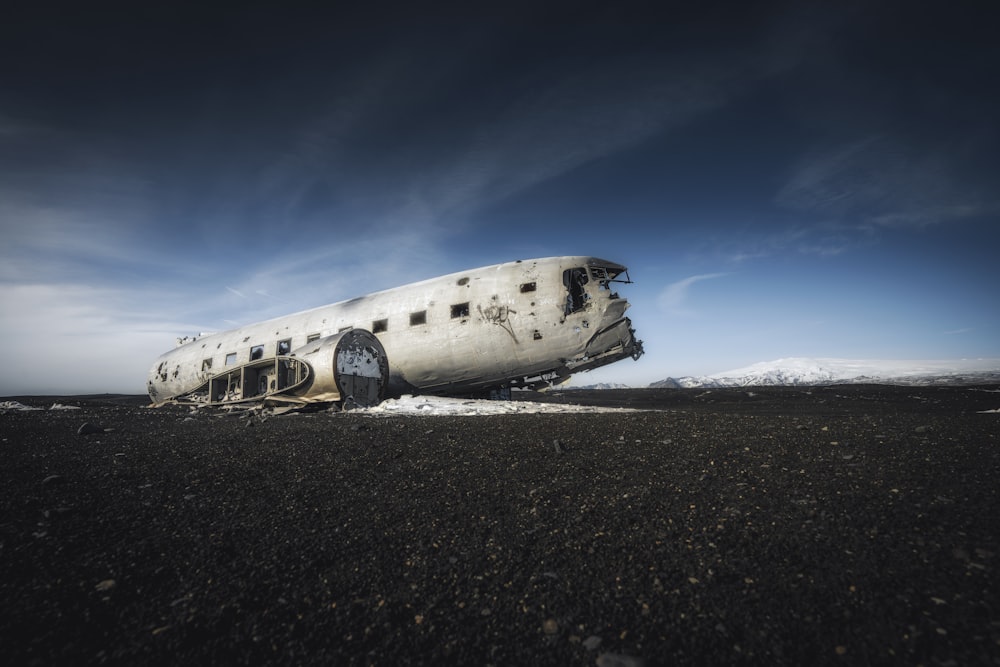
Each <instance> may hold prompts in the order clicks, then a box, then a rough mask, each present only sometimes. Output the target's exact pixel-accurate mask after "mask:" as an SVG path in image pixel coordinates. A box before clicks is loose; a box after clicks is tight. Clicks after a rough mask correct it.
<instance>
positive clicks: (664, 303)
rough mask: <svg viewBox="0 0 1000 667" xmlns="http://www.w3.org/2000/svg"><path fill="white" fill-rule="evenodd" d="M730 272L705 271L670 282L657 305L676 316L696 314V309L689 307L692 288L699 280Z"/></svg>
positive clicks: (710, 278)
mask: <svg viewBox="0 0 1000 667" xmlns="http://www.w3.org/2000/svg"><path fill="white" fill-rule="evenodd" d="M727 275H729V274H728V273H703V274H701V275H697V276H689V277H687V278H684V279H682V280H678V281H676V282H673V283H670V284H669V285H667V286H666V287H664V288H663V289H662V290H661V291H660V294H659V296H658V297H657V305H658V306H659V307H660V309H661V310H663V311H664V312H666V313H667V314H669V315H673V316H676V317H689V316H691V315H693V314H694V310H693V309H692V308H690V307H689V305H688V302H689V299H690V293H691V288H692V287H693V286H694V285H695V284H696V283H699V282H703V281H706V280H712V279H715V278H722V277H724V276H727Z"/></svg>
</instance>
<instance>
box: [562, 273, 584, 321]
mask: <svg viewBox="0 0 1000 667" xmlns="http://www.w3.org/2000/svg"><path fill="white" fill-rule="evenodd" d="M588 280H589V279H588V278H587V269H585V268H583V267H578V268H575V269H566V270H565V271H563V285H565V286H566V291H567V292H568V293H567V294H566V314H567V315H569V314H570V313H575V312H577V311H578V310H583V309H584V308H585V307H586V306H587V299H588V296H587V291H586V290H585V289H584V285H586V284H587V282H588Z"/></svg>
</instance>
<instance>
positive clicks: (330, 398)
mask: <svg viewBox="0 0 1000 667" xmlns="http://www.w3.org/2000/svg"><path fill="white" fill-rule="evenodd" d="M620 283H631V280H629V277H628V270H627V269H626V268H625V267H624V266H622V265H620V264H616V263H614V262H608V261H605V260H603V259H598V258H596V257H549V258H544V259H533V260H523V261H522V260H518V261H516V262H507V263H505V264H497V265H494V266H487V267H483V268H479V269H472V270H469V271H462V272H459V273H453V274H450V275H447V276H442V277H440V278H432V279H430V280H424V281H421V282H418V283H413V284H410V285H404V286H402V287H396V288H393V289H388V290H385V291H382V292H376V293H374V294H369V295H367V296H362V297H358V298H356V299H350V300H347V301H341V302H339V303H334V304H331V305H329V306H322V307H319V308H314V309H312V310H306V311H303V312H300V313H295V314H293V315H286V316H284V317H278V318H275V319H272V320H267V321H265V322H259V323H257V324H250V325H247V326H243V327H240V328H238V329H233V330H231V331H224V332H221V333H213V334H201V335H198V336H194V337H185V338H180V339H178V341H177V347H176V348H174V349H173V350H171V351H170V352H167V353H165V354H163V355H161V356H160V357H159V358H158V359H157V360H156V362H155V363H154V364H153V367H152V369H151V370H150V373H149V381H148V383H147V388H148V392H149V396H150V398H151V399H152V401H153V404H154V405H162V404H165V403H168V402H174V403H177V402H181V403H194V404H202V405H229V404H242V403H257V402H263V403H265V404H272V405H280V404H285V405H303V404H308V403H339V404H341V405H342V406H344V407H351V406H361V407H364V406H370V405H375V404H377V403H379V402H380V401H381V400H382V399H383V398H385V397H386V396H388V395H400V394H402V393H424V394H453V395H454V394H459V395H469V394H477V393H486V392H490V391H494V390H500V391H501V392H506V391H507V390H509V389H511V388H536V389H537V388H541V387H545V386H551V385H552V384H555V383H559V382H562V381H564V380H565V379H566V378H568V377H569V376H570V375H571V374H572V373H576V372H579V371H587V370H591V369H593V368H597V367H599V366H604V365H606V364H610V363H613V362H615V361H618V360H620V359H624V358H625V357H632V358H633V359H638V358H639V357H640V356H641V355H642V352H643V350H642V341H640V340H637V339H636V338H635V331H634V330H633V329H632V324H631V321H630V320H629V318H627V317H625V315H624V313H625V310H626V309H627V308H628V307H629V304H628V301H626V300H625V299H623V298H622V297H620V296H619V295H618V292H617V284H620Z"/></svg>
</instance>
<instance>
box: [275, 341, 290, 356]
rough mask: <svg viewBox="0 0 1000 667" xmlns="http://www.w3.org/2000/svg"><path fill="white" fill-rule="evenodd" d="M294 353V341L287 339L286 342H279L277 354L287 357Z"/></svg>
mask: <svg viewBox="0 0 1000 667" xmlns="http://www.w3.org/2000/svg"><path fill="white" fill-rule="evenodd" d="M291 351H292V339H291V338H286V339H285V340H279V341H278V347H277V352H278V354H279V355H285V354H288V353H289V352H291Z"/></svg>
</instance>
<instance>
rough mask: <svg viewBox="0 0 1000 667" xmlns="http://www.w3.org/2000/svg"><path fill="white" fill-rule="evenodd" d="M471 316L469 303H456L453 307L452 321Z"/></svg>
mask: <svg viewBox="0 0 1000 667" xmlns="http://www.w3.org/2000/svg"><path fill="white" fill-rule="evenodd" d="M468 316H469V302H468V301H466V302H465V303H456V304H454V305H453V306H452V307H451V319H455V318H456V317H468Z"/></svg>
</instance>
